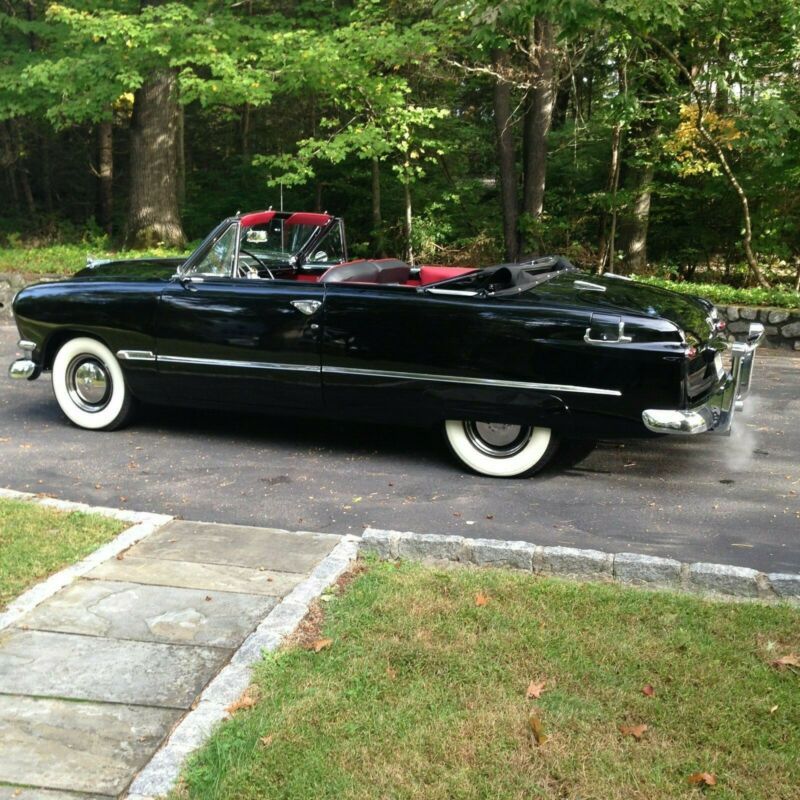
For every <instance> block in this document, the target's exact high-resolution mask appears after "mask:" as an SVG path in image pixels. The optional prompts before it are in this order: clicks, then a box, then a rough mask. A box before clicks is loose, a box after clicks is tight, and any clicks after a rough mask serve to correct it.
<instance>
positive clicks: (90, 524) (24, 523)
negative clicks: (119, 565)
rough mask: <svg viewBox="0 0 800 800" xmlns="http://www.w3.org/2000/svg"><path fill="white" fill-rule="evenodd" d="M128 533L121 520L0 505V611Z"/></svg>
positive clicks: (32, 506) (16, 504)
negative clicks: (63, 568) (58, 572)
mask: <svg viewBox="0 0 800 800" xmlns="http://www.w3.org/2000/svg"><path fill="white" fill-rule="evenodd" d="M125 527H127V525H126V523H124V522H120V521H119V520H115V519H109V518H107V517H100V516H97V515H95V514H82V513H80V512H72V513H65V512H62V511H51V510H49V509H44V508H42V507H41V506H38V505H35V504H34V503H29V502H25V501H16V500H0V610H1V609H3V608H4V607H5V606H6V605H7V604H8V602H9V601H10V600H11V599H12V598H14V597H16V596H17V595H18V594H20V592H23V591H24V590H25V589H27V588H29V587H30V586H32V585H33V584H35V583H37V582H38V581H40V580H42V579H43V578H46V577H47V576H48V575H50V574H52V573H53V572H56V571H58V570H59V569H61V568H62V567H65V566H66V565H67V564H72V563H73V562H75V561H78V560H80V559H81V558H83V557H84V556H86V555H88V554H89V553H91V552H92V550H96V549H97V548H98V547H99V546H100V545H101V544H105V543H106V542H107V541H109V540H110V539H112V538H113V537H114V536H116V535H117V534H118V533H119V532H120V531H121V530H123V529H124V528H125Z"/></svg>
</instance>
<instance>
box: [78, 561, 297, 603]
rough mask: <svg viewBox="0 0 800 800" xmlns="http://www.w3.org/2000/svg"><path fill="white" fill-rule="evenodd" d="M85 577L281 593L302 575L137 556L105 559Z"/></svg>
mask: <svg viewBox="0 0 800 800" xmlns="http://www.w3.org/2000/svg"><path fill="white" fill-rule="evenodd" d="M87 577H89V578H104V579H106V580H111V581H131V582H132V583H149V584H152V585H154V586H182V587H183V588H185V589H208V590H210V591H217V592H243V593H245V594H264V595H272V596H274V597H283V595H285V594H287V593H288V592H291V591H292V589H294V587H295V586H297V584H298V583H300V581H301V580H303V577H304V576H303V575H302V574H300V573H295V572H275V571H274V570H268V569H251V568H249V567H236V566H233V565H232V564H200V563H197V562H195V561H173V560H167V559H160V558H137V557H136V556H132V555H126V556H125V557H124V558H123V559H122V560H119V561H118V560H117V559H113V560H112V561H105V562H104V563H102V564H100V566H99V567H96V568H95V569H93V570H92V571H91V572H90V573H89V574H88V576H87Z"/></svg>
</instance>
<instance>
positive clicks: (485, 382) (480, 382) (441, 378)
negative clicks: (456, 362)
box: [156, 356, 622, 397]
mask: <svg viewBox="0 0 800 800" xmlns="http://www.w3.org/2000/svg"><path fill="white" fill-rule="evenodd" d="M156 360H157V361H158V362H159V363H161V362H164V363H167V364H197V365H200V366H209V367H233V368H241V369H264V370H281V371H287V372H319V373H323V374H328V375H364V376H369V377H375V378H395V379H399V380H410V381H432V382H435V383H460V384H467V385H470V386H492V387H495V388H499V389H532V390H534V391H540V392H570V393H572V394H596V395H605V396H608V397H621V396H622V392H620V391H618V390H617V389H596V388H594V387H592V386H571V385H569V384H561V383H530V382H527V381H506V380H499V379H496V378H470V377H463V376H459V375H436V374H430V373H424V372H395V371H394V370H382V369H359V368H356V367H321V368H320V367H316V366H313V365H311V364H278V363H273V362H265V361H238V360H229V359H223V358H190V357H188V356H187V357H183V356H158V357H157V359H156Z"/></svg>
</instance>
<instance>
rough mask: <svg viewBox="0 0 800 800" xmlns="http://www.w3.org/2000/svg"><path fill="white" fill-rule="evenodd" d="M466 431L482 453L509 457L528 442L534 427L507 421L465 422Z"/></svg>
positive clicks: (496, 456)
mask: <svg viewBox="0 0 800 800" xmlns="http://www.w3.org/2000/svg"><path fill="white" fill-rule="evenodd" d="M464 432H465V433H466V434H467V438H468V439H469V440H470V442H471V443H472V444H473V445H474V446H475V447H476V448H477V449H478V450H480V451H481V452H482V453H485V454H486V455H489V456H493V457H494V458H508V457H509V456H513V455H515V454H516V453H519V451H520V450H522V449H523V448H524V447H525V445H526V444H528V442H529V441H530V438H531V436H532V435H533V428H532V427H531V426H530V425H511V424H508V423H505V422H465V423H464Z"/></svg>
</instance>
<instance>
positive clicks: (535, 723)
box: [528, 711, 547, 747]
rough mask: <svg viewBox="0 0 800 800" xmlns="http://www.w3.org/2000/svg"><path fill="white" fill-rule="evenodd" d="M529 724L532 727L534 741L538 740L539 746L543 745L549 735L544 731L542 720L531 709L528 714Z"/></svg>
mask: <svg viewBox="0 0 800 800" xmlns="http://www.w3.org/2000/svg"><path fill="white" fill-rule="evenodd" d="M528 725H529V726H530V729H531V735H532V736H533V741H534V742H536V744H537V746H539V747H541V746H542V745H543V744H544V743H545V742H546V741H547V736H546V735H545V733H544V729H543V728H542V721H541V720H540V719H539V717H537V716H536V714H535V713H534V712H533V711H531V713H530V714H528Z"/></svg>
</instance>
